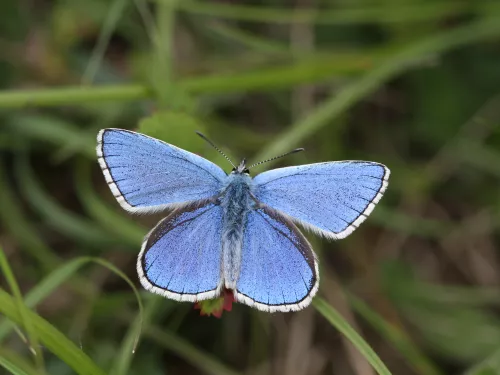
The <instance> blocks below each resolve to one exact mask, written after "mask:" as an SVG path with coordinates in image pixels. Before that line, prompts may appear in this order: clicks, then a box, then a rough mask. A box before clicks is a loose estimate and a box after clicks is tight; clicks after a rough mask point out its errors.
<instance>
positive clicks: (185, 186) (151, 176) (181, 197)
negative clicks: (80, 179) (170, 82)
mask: <svg viewBox="0 0 500 375" xmlns="http://www.w3.org/2000/svg"><path fill="white" fill-rule="evenodd" d="M97 156H98V160H99V164H100V166H101V168H102V171H103V173H104V176H105V178H106V181H107V183H108V185H109V187H110V188H111V191H112V193H113V195H114V196H115V197H116V199H117V200H118V202H119V203H120V205H121V206H122V207H123V208H124V209H126V210H127V211H130V212H137V213H148V212H154V211H159V210H162V209H166V208H173V207H176V206H179V205H182V204H185V203H186V202H192V201H196V200H202V199H208V198H211V197H213V196H215V195H217V194H218V192H219V189H220V188H221V186H222V183H223V181H224V180H225V179H226V178H227V175H226V173H225V172H224V171H223V170H222V169H220V168H219V167H218V166H217V165H215V164H213V163H212V162H210V161H208V160H206V159H204V158H202V157H200V156H198V155H195V154H192V153H190V152H188V151H185V150H182V149H180V148H178V147H175V146H172V145H169V144H168V143H165V142H162V141H160V140H158V139H154V138H151V137H148V136H146V135H143V134H139V133H134V132H131V131H128V130H122V129H103V130H101V131H100V132H99V134H98V136H97Z"/></svg>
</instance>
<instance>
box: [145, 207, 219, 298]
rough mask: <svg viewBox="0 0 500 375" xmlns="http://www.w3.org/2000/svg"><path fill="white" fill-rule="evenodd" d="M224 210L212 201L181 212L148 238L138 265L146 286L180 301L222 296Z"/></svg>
mask: <svg viewBox="0 0 500 375" xmlns="http://www.w3.org/2000/svg"><path fill="white" fill-rule="evenodd" d="M221 230H222V210H221V207H220V206H219V205H216V204H214V203H212V202H211V201H208V200H207V201H204V202H198V203H194V204H190V205H188V206H185V207H182V208H178V209H176V210H175V211H174V212H172V213H171V214H170V215H169V216H167V217H166V218H165V219H163V220H162V221H160V223H159V224H158V225H157V226H156V227H155V228H154V229H153V230H152V231H151V232H150V233H149V234H148V236H146V238H145V240H144V243H143V245H142V249H141V252H140V254H139V259H138V261H137V272H138V273H139V278H140V280H141V283H142V285H143V286H144V287H145V288H146V289H147V290H149V291H151V292H154V293H157V294H160V295H163V296H165V297H168V298H171V299H174V300H177V301H191V302H194V301H200V300H204V299H210V298H215V297H217V296H218V295H219V294H220V291H221V288H222V282H221V251H220V239H221V233H222V232H221Z"/></svg>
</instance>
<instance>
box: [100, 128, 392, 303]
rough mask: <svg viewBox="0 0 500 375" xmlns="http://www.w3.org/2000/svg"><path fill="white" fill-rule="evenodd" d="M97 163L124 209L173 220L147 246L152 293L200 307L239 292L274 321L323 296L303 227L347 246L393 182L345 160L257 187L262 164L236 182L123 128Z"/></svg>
mask: <svg viewBox="0 0 500 375" xmlns="http://www.w3.org/2000/svg"><path fill="white" fill-rule="evenodd" d="M199 135H201V136H202V137H203V138H204V139H205V140H206V141H207V142H209V143H210V144H211V145H212V146H214V147H215V148H216V149H217V150H218V151H219V152H221V153H222V151H220V150H219V149H218V148H217V147H216V146H215V145H214V144H213V143H212V142H211V141H210V140H208V139H207V138H206V137H204V136H203V135H202V134H199ZM300 150H302V149H296V150H294V151H292V152H297V151H300ZM222 154H223V153H222ZM223 155H224V154H223ZM285 155H286V154H285ZM224 156H225V155H224ZM282 156H283V155H282ZM97 157H98V161H99V164H100V166H101V168H102V171H103V173H104V177H105V179H106V182H107V183H108V185H109V187H110V189H111V192H112V193H113V195H114V196H115V198H116V199H117V200H118V203H119V204H120V205H121V207H123V208H124V209H125V210H127V211H128V212H131V213H136V214H148V213H155V212H159V211H164V210H169V212H170V213H169V214H168V216H166V217H165V218H164V219H163V220H161V221H160V222H159V223H158V224H157V225H156V227H154V228H153V229H152V230H151V231H150V232H149V233H148V234H147V235H146V237H145V238H144V242H143V244H142V247H141V251H140V254H139V257H138V260H137V272H138V275H139V279H140V281H141V284H142V285H143V286H144V288H145V289H147V290H149V291H151V292H153V293H157V294H160V295H162V296H165V297H167V298H171V299H173V300H176V301H190V302H196V301H202V300H206V299H213V298H217V297H219V296H220V295H221V293H222V291H223V290H224V289H229V290H231V291H232V292H233V294H234V299H235V301H237V302H240V303H244V304H247V305H249V306H251V307H254V308H257V309H259V310H262V311H267V312H276V311H280V312H287V311H297V310H300V309H303V308H304V307H306V306H308V305H309V304H310V303H311V300H312V298H313V297H314V295H315V294H316V292H317V290H318V286H319V270H318V261H317V258H316V255H315V254H314V251H313V249H312V248H311V245H310V244H309V242H308V241H307V239H306V238H305V237H304V235H303V234H302V233H301V232H300V230H299V229H298V228H297V226H296V223H297V224H299V225H301V226H302V227H304V228H306V229H309V230H311V231H313V232H314V233H316V234H318V235H321V236H324V237H326V238H327V239H341V238H345V237H347V236H348V235H349V234H351V233H352V232H353V231H354V230H355V229H356V228H358V226H359V225H360V224H361V223H362V222H363V221H364V220H365V219H366V218H367V216H368V215H369V214H370V213H371V212H372V210H373V208H374V207H375V204H376V203H378V201H379V200H380V198H381V197H382V195H383V193H384V191H385V190H386V188H387V184H388V179H389V174H390V171H389V169H388V168H387V167H386V166H384V165H382V164H379V163H375V162H369V161H337V162H325V163H317V164H308V165H300V166H294V167H286V168H278V169H273V170H270V171H267V172H263V173H260V174H258V175H257V176H255V177H254V178H252V177H251V176H250V171H249V169H250V168H251V167H253V166H254V165H255V164H254V165H252V166H250V167H247V165H246V161H245V159H243V161H242V162H241V163H240V164H239V165H237V166H236V165H234V164H233V163H231V164H233V169H232V171H231V172H230V173H229V174H227V173H226V172H224V171H223V170H222V169H221V168H220V167H218V166H217V165H215V164H213V163H212V162H210V161H208V160H206V159H204V158H202V157H201V156H198V155H196V154H193V153H191V152H188V151H185V150H183V149H180V148H178V147H176V146H173V145H170V144H168V143H165V142H163V141H161V140H158V139H155V138H152V137H149V136H146V135H143V134H140V133H135V132H132V131H129V130H122V129H103V130H101V131H100V132H99V134H98V136H97ZM225 157H226V156H225ZM226 158H227V157H226ZM227 159H228V158H227ZM228 160H229V159H228ZM229 162H231V161H230V160H229ZM257 164H260V163H257Z"/></svg>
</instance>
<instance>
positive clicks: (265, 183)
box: [254, 161, 390, 239]
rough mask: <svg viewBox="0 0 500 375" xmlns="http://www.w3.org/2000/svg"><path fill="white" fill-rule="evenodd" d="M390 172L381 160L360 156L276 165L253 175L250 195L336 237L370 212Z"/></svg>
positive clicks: (323, 233) (303, 223)
mask: <svg viewBox="0 0 500 375" xmlns="http://www.w3.org/2000/svg"><path fill="white" fill-rule="evenodd" d="M389 173H390V172H389V169H388V168H387V167H385V166H384V165H382V164H379V163H373V162H365V161H343V162H329V163H318V164H309V165H300V166H296V167H287V168H279V169H274V170H271V171H267V172H264V173H261V174H259V175H257V176H256V177H255V179H254V182H255V185H256V187H255V191H256V193H255V195H256V197H257V199H259V200H260V201H261V202H264V203H265V204H267V205H269V206H271V207H272V208H274V209H276V210H278V211H280V212H283V213H285V214H286V215H288V216H290V217H291V218H292V219H294V220H296V221H297V222H299V223H300V224H302V225H304V226H305V227H307V228H308V229H311V230H313V231H315V232H317V233H319V234H322V235H324V236H326V237H328V238H332V239H339V238H344V237H347V236H348V235H349V234H351V233H352V232H353V231H354V230H355V229H356V228H357V227H358V226H359V224H361V223H362V222H363V221H364V220H365V219H366V217H367V216H368V215H369V214H370V213H371V212H372V210H373V208H374V207H375V204H376V203H377V202H378V201H379V200H380V198H381V197H382V195H383V193H384V191H385V189H386V187H387V181H388V178H389Z"/></svg>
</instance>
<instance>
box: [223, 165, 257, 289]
mask: <svg viewBox="0 0 500 375" xmlns="http://www.w3.org/2000/svg"><path fill="white" fill-rule="evenodd" d="M252 190H253V186H252V179H251V178H250V176H248V174H244V173H243V174H242V173H237V172H236V173H235V172H233V173H231V174H230V175H229V176H228V179H227V184H226V185H225V186H224V188H223V189H222V190H221V195H220V198H219V202H220V205H221V207H222V211H223V226H222V228H223V231H222V241H221V244H222V262H223V264H222V272H223V277H224V286H225V287H226V288H227V289H235V288H236V283H237V281H238V277H239V274H240V268H241V248H242V244H243V234H244V229H245V226H246V220H247V215H248V212H249V211H250V210H251V209H252V206H253V202H254V201H253V199H252Z"/></svg>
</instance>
